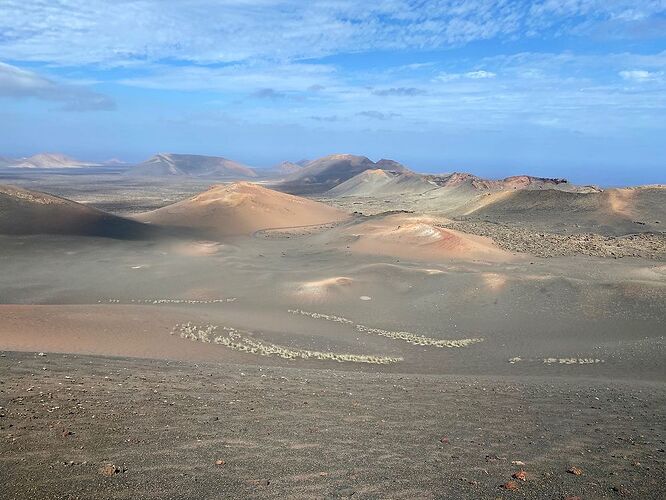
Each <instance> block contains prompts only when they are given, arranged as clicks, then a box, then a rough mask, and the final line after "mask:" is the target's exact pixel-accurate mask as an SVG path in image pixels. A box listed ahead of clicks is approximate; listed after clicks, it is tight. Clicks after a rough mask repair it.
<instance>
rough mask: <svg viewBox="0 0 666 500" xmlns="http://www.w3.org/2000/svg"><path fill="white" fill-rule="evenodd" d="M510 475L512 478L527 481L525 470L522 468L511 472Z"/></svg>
mask: <svg viewBox="0 0 666 500" xmlns="http://www.w3.org/2000/svg"><path fill="white" fill-rule="evenodd" d="M511 477H512V478H514V479H518V480H520V481H527V472H525V471H524V470H520V471H518V472H516V473H515V474H513V475H512V476H511Z"/></svg>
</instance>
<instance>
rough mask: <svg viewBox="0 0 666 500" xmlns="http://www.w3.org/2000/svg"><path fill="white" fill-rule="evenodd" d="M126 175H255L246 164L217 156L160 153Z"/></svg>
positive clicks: (235, 176)
mask: <svg viewBox="0 0 666 500" xmlns="http://www.w3.org/2000/svg"><path fill="white" fill-rule="evenodd" d="M127 174H128V175H135V176H144V177H170V176H181V177H204V178H206V177H210V178H221V177H227V178H237V177H256V176H257V174H256V172H255V171H254V170H252V169H251V168H250V167H248V166H247V165H243V164H242V163H238V162H236V161H233V160H228V159H226V158H222V157H219V156H202V155H187V154H175V153H160V154H156V155H155V156H153V157H151V158H149V159H148V160H146V161H144V162H143V163H139V164H138V165H135V166H134V167H132V168H130V169H129V170H128V171H127Z"/></svg>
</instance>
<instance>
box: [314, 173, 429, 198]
mask: <svg viewBox="0 0 666 500" xmlns="http://www.w3.org/2000/svg"><path fill="white" fill-rule="evenodd" d="M438 187H439V186H437V184H435V183H433V182H430V181H428V180H426V179H425V178H424V177H423V176H421V175H419V174H415V173H412V172H395V171H387V170H381V169H374V170H366V171H364V172H361V173H360V174H358V175H355V176H354V177H352V178H351V179H348V180H346V181H345V182H343V183H342V184H340V185H338V186H336V187H334V188H333V189H331V190H329V191H327V192H326V193H325V196H333V197H338V196H340V197H342V196H385V195H393V194H420V193H425V192H428V191H432V190H433V189H438Z"/></svg>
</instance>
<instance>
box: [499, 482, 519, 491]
mask: <svg viewBox="0 0 666 500" xmlns="http://www.w3.org/2000/svg"><path fill="white" fill-rule="evenodd" d="M502 488H504V489H505V490H510V491H516V490H517V489H518V483H517V482H515V481H507V482H506V483H504V484H503V485H502Z"/></svg>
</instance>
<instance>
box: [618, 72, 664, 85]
mask: <svg viewBox="0 0 666 500" xmlns="http://www.w3.org/2000/svg"><path fill="white" fill-rule="evenodd" d="M620 76H621V77H622V78H624V79H625V80H629V81H632V82H647V81H650V80H656V79H657V78H658V77H659V76H661V73H654V72H653V73H650V72H649V71H645V70H639V69H632V70H624V71H620Z"/></svg>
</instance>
